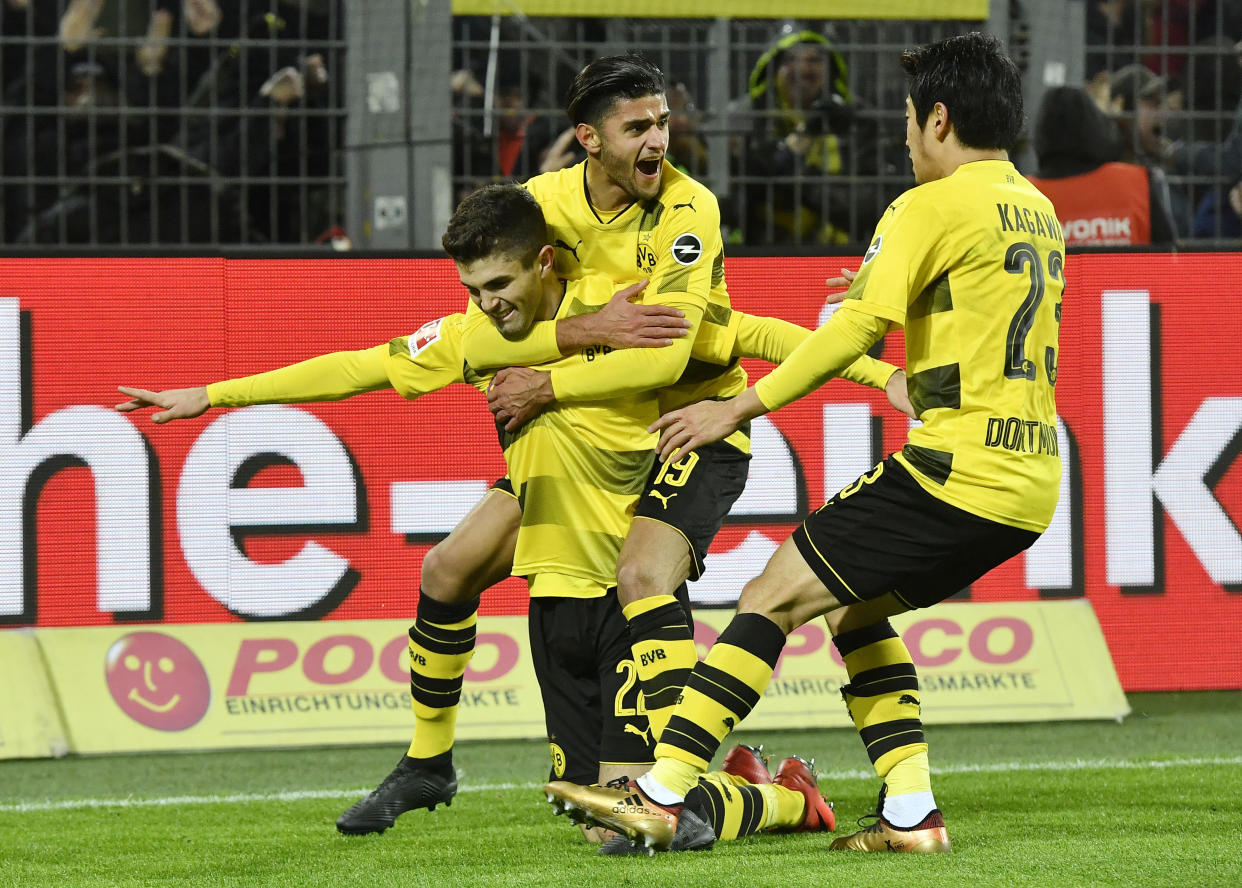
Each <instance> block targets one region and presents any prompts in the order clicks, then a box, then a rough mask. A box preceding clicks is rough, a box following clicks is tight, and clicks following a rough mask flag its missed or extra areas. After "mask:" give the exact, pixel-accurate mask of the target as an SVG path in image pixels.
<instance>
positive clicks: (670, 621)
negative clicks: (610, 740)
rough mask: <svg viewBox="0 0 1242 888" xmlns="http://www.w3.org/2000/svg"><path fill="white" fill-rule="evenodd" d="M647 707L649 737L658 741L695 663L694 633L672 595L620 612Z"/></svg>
mask: <svg viewBox="0 0 1242 888" xmlns="http://www.w3.org/2000/svg"><path fill="white" fill-rule="evenodd" d="M621 611H622V613H623V614H624V615H625V620H626V623H627V624H628V625H629V629H630V650H631V652H632V653H633V656H634V666H635V668H636V669H637V670H638V682H639V687H641V688H642V692H643V701H644V703H645V704H646V707H647V723H648V724H650V725H651V738H652V739H653V740H658V739H659V738H660V735H661V734H662V733H663V732H664V726H665V725H666V724H668V719H669V716H670V715H672V714H673V707H674V706H676V705H677V697H678V695H680V694H681V689H682V686H683V685H684V684H685V683H686V677H687V676H688V675H689V674H690V670H691V669H693V668H694V664H695V663H696V662H698V652H697V651H696V650H695V648H694V630H693V629H692V628H691V625H692V624H691V621H690V615H689V614H688V613H687V612H686V608H685V606H684V605H683V604H682V603H681V602H680V601H678V600H677V598H676V597H674V596H672V595H652V596H650V597H648V598H640V599H639V600H638V601H633V602H630V603H629V604H627V605H626V606H625V607H624V608H622V609H621Z"/></svg>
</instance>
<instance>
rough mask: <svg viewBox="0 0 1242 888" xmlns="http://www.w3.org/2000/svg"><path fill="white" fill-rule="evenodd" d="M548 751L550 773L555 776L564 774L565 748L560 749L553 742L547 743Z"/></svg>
mask: <svg viewBox="0 0 1242 888" xmlns="http://www.w3.org/2000/svg"><path fill="white" fill-rule="evenodd" d="M548 751H549V752H551V753H552V773H553V774H555V775H556V776H557V777H564V776H565V750H563V749H561V748H560V747H559V746H557V745H556V744H555V743H549V744H548Z"/></svg>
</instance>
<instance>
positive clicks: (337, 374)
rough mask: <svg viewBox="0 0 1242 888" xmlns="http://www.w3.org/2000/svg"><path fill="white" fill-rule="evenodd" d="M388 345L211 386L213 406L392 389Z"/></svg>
mask: <svg viewBox="0 0 1242 888" xmlns="http://www.w3.org/2000/svg"><path fill="white" fill-rule="evenodd" d="M387 353H388V346H387V345H386V344H385V345H377V346H374V347H373V348H367V349H362V350H361V351H343V352H332V353H331V354H326V355H319V356H318V357H314V358H310V359H309V360H306V361H301V362H299V363H297V364H290V365H289V366H288V367H281V368H279V369H276V370H269V371H267V372H266V373H256V374H255V375H253V376H243V377H240V378H238V379H229V380H226V381H224V382H213V383H211V384H209V385H208V386H207V399H208V400H209V401H210V402H211V406H212V407H248V406H250V405H252V404H298V403H305V402H308V401H339V400H341V399H342V398H348V397H349V396H350V395H356V394H359V393H361V392H372V391H376V390H377V389H382V388H388V386H389V381H388V373H387V371H386V369H385V366H384V364H385V356H386V355H387Z"/></svg>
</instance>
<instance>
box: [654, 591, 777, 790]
mask: <svg viewBox="0 0 1242 888" xmlns="http://www.w3.org/2000/svg"><path fill="white" fill-rule="evenodd" d="M784 647H785V633H784V632H782V631H781V630H780V627H778V626H777V625H776V624H775V623H773V622H772V621H771V620H769V619H768V618H767V617H764V616H761V615H759V614H738V615H737V616H735V617H734V618H733V620H732V621H730V623H729V625H728V626H727V627H725V630H724V632H722V633H721V634H720V639H719V640H718V641H717V642H716V644H715V645H713V646H712V649H711V650H710V651H708V654H707V659H705V660H703V661H702V662H701V663H699V664H698V665H697V666H695V667H694V671H692V672H691V673H690V677H689V678H688V679H687V680H686V687H685V690H683V691H682V699H681V702H680V703H678V704H677V708H676V710H675V711H674V712H673V716H672V718H670V719H669V722H668V726H667V727H666V728H665V729H664V733H663V735H662V736H661V737H660V742H659V744H658V745H657V746H656V763H655V767H653V768H652V769H651V771H650V777H651V778H652V780H654V781H655V782H656V783H658V784H659V785H661V786H663V787H666V788H667V789H668V790H669V791H670V792H672V793H675V794H676V795H678V796H682V797H684V796H685V794H686V793H687V792H689V791H690V789H691V787H693V786H694V785H695V784H696V783H697V782H698V777H699V775H700V774H702V773H704V772H705V771H706V770H707V765H708V763H709V762H710V761H711V760H712V756H714V755H715V754H716V751H717V750H718V749H719V748H720V742H721V741H722V740H723V739H724V738H725V737H726V736H727V735H728V733H729V732H730V731H732V730H733V729H734V728H735V727H736V726H737V725H738V724H739V723H740V722H741V721H742V719H744V718H746V716H747V715H749V714H750V711H751V710H752V709H754V708H755V705H756V704H758V702H759V697H760V696H761V695H762V694H763V689H764V688H766V687H767V685H768V681H769V680H770V679H771V678H772V670H773V669H775V668H776V661H777V660H778V659H779V658H780V655H781V650H782V649H783V648H784ZM657 801H658V800H657Z"/></svg>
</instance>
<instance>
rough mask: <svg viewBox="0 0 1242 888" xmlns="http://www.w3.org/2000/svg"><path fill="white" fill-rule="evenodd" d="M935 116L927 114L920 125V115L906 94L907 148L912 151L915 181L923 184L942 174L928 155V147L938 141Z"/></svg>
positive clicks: (911, 160)
mask: <svg viewBox="0 0 1242 888" xmlns="http://www.w3.org/2000/svg"><path fill="white" fill-rule="evenodd" d="M934 126H935V116H934V113H933V114H928V115H927V120H925V121H924V123H923V126H922V127H920V126H919V121H918V115H917V114H915V113H914V103H913V102H911V101H910V97H909V96H906V148H907V149H909V151H910V164H911V166H913V167H914V182H915V184H916V185H922V184H923V183H924V182H931V181H932V180H933V179H938V178H940V176H939V175H938V174H937V173H936V172H935V164H934V162H933V161H932V158H931V157H930V156H929V155H928V151H927V149H928V147H929V146H930V145H931V144H932V143H934V142H935V141H936V135H935V133H934V132H933V128H934Z"/></svg>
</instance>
